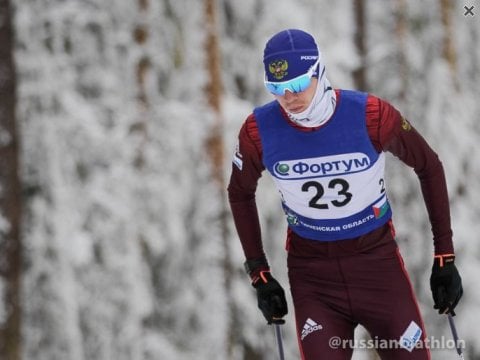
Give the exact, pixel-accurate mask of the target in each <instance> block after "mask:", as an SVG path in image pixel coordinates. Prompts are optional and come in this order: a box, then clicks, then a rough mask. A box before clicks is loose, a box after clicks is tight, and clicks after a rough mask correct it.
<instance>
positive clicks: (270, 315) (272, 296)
mask: <svg viewBox="0 0 480 360" xmlns="http://www.w3.org/2000/svg"><path fill="white" fill-rule="evenodd" d="M252 285H253V287H254V288H255V289H256V290H257V300H258V308H259V309H260V310H261V311H262V313H263V316H265V319H266V320H267V322H268V324H269V325H270V324H271V323H275V324H284V323H285V320H283V319H282V317H284V316H285V315H287V313H288V308H287V300H286V299H285V291H283V288H282V286H281V285H280V284H279V283H278V281H277V280H275V279H274V278H273V276H272V275H271V274H270V271H262V272H260V274H259V276H258V278H256V279H255V280H254V282H253V283H252Z"/></svg>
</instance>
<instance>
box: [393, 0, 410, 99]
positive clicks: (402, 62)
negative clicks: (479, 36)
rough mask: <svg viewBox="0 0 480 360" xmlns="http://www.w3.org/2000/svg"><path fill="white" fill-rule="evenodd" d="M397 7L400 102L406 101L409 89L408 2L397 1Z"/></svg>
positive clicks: (396, 29)
mask: <svg viewBox="0 0 480 360" xmlns="http://www.w3.org/2000/svg"><path fill="white" fill-rule="evenodd" d="M395 6H396V9H395V10H396V12H395V36H396V38H397V61H398V74H399V76H400V81H401V85H400V89H399V93H398V97H399V98H400V100H402V101H404V100H405V97H406V95H407V89H408V64H407V56H406V44H405V43H406V37H407V2H406V0H397V1H396V2H395Z"/></svg>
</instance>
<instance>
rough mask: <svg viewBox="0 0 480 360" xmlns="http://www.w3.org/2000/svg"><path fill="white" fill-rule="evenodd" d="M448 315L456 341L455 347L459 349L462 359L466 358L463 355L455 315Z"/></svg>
mask: <svg viewBox="0 0 480 360" xmlns="http://www.w3.org/2000/svg"><path fill="white" fill-rule="evenodd" d="M447 316H448V323H449V324H450V330H451V331H452V335H453V340H454V341H455V348H456V349H457V354H458V356H459V357H460V359H462V360H464V359H465V358H464V357H463V351H462V346H461V344H460V343H459V341H458V333H457V328H456V326H455V322H454V321H453V316H452V315H451V314H448V315H447Z"/></svg>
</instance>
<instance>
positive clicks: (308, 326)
mask: <svg viewBox="0 0 480 360" xmlns="http://www.w3.org/2000/svg"><path fill="white" fill-rule="evenodd" d="M322 329H323V326H322V325H320V324H317V323H316V322H315V321H313V320H312V319H310V318H308V319H307V321H305V325H303V330H302V337H301V339H302V341H303V339H305V338H306V337H307V336H308V335H310V334H311V333H313V332H314V331H318V330H322Z"/></svg>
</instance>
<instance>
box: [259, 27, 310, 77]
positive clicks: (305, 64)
mask: <svg viewBox="0 0 480 360" xmlns="http://www.w3.org/2000/svg"><path fill="white" fill-rule="evenodd" d="M318 57H319V51H318V47H317V44H316V43H315V39H314V38H313V37H312V35H310V34H309V33H307V32H305V31H302V30H298V29H287V30H283V31H280V32H279V33H277V34H275V35H273V36H272V37H271V38H270V40H268V42H267V44H266V45H265V50H264V52H263V64H264V67H265V76H266V80H267V81H272V82H276V81H282V82H283V81H288V80H291V79H293V78H295V77H297V76H300V75H303V74H305V73H307V72H308V70H309V69H310V67H312V65H314V64H315V62H316V61H317V59H318ZM314 76H318V74H317V73H315V74H314Z"/></svg>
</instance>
